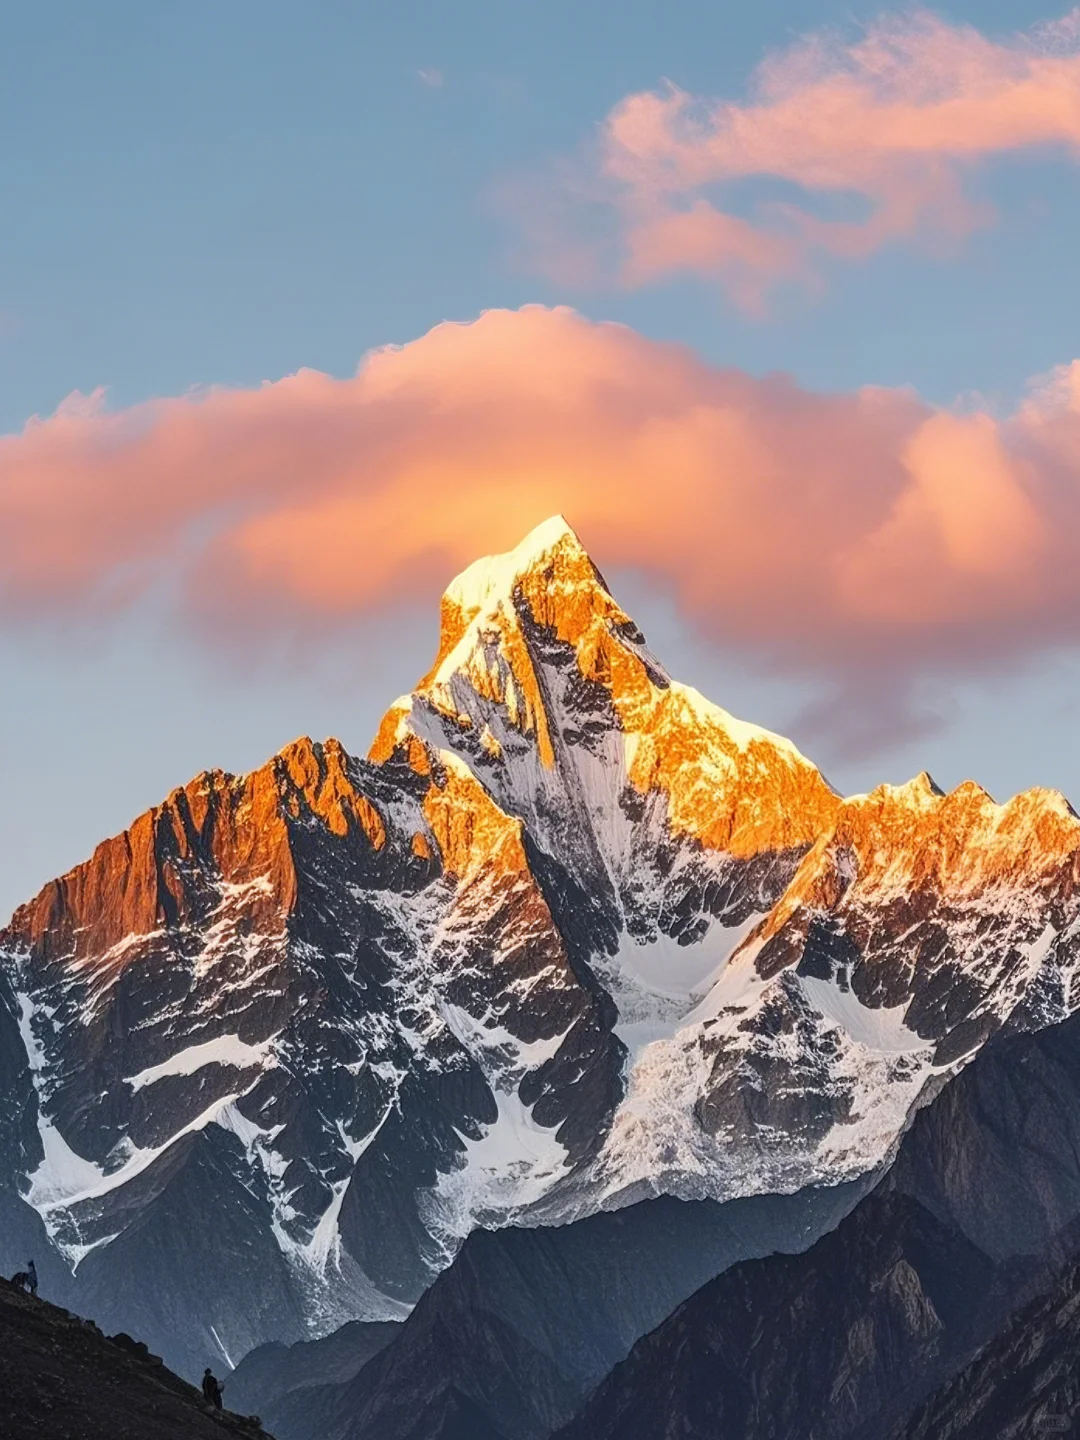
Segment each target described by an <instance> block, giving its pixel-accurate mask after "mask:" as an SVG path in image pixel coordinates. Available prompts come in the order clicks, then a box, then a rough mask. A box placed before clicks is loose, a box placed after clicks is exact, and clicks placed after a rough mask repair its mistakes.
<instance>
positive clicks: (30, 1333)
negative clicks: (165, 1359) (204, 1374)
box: [0, 1280, 267, 1440]
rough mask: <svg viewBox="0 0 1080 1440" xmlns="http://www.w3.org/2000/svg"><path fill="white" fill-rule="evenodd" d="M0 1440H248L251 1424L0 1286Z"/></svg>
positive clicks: (149, 1362)
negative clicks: (231, 1439)
mask: <svg viewBox="0 0 1080 1440" xmlns="http://www.w3.org/2000/svg"><path fill="white" fill-rule="evenodd" d="M0 1435H2V1436H3V1437H4V1440H227V1437H229V1436H234V1437H237V1440H255V1437H257V1436H259V1437H263V1440H267V1437H265V1435H264V1432H263V1430H262V1428H261V1427H260V1426H259V1425H258V1424H257V1423H255V1422H252V1421H249V1420H246V1419H243V1418H241V1417H240V1416H238V1415H231V1414H229V1413H228V1412H227V1411H225V1412H221V1413H216V1412H214V1411H212V1410H211V1409H210V1407H209V1406H208V1405H206V1403H205V1402H204V1401H203V1398H202V1395H201V1394H200V1393H199V1391H198V1390H196V1389H194V1387H193V1386H191V1385H188V1384H187V1382H186V1381H184V1380H181V1379H180V1378H179V1376H177V1375H174V1374H173V1373H172V1371H171V1370H168V1369H166V1368H165V1366H164V1365H162V1364H161V1362H160V1361H155V1360H154V1359H152V1358H150V1357H149V1356H145V1355H143V1354H140V1353H139V1349H138V1347H137V1346H136V1345H135V1344H134V1343H133V1342H131V1341H128V1342H127V1344H118V1343H117V1342H116V1341H115V1340H111V1339H108V1338H107V1337H106V1336H105V1335H103V1334H102V1333H101V1331H100V1330H98V1329H97V1328H96V1327H95V1326H93V1325H91V1324H90V1323H89V1322H87V1321H85V1320H82V1319H80V1318H79V1317H78V1316H77V1315H71V1314H69V1312H68V1311H66V1310H61V1309H59V1308H58V1307H57V1306H55V1305H50V1304H49V1303H48V1302H47V1301H44V1300H35V1299H33V1298H31V1297H30V1296H29V1295H24V1294H22V1293H21V1292H19V1291H17V1290H15V1288H14V1287H13V1286H12V1285H10V1284H9V1283H8V1282H7V1281H6V1280H0Z"/></svg>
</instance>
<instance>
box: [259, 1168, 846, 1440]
mask: <svg viewBox="0 0 1080 1440" xmlns="http://www.w3.org/2000/svg"><path fill="white" fill-rule="evenodd" d="M857 1199H858V1187H857V1186H850V1185H849V1186H839V1187H836V1188H834V1189H825V1190H820V1191H813V1192H801V1193H800V1194H798V1195H793V1196H791V1195H788V1196H777V1195H770V1196H760V1197H753V1198H750V1199H745V1200H732V1201H728V1202H727V1203H726V1204H722V1205H721V1204H717V1203H715V1202H712V1201H680V1200H674V1199H670V1198H663V1199H659V1200H651V1201H643V1202H641V1203H639V1204H637V1205H633V1206H630V1207H629V1208H627V1209H625V1210H621V1211H618V1212H615V1213H613V1214H602V1215H596V1216H592V1217H590V1218H588V1219H585V1220H579V1221H576V1222H574V1223H573V1224H571V1225H566V1226H543V1227H536V1228H533V1229H528V1230H523V1229H515V1228H509V1229H505V1230H498V1231H477V1232H475V1233H474V1234H473V1235H471V1236H470V1237H469V1238H468V1240H467V1241H466V1242H465V1244H464V1246H463V1247H462V1249H461V1251H460V1253H459V1254H458V1256H457V1258H456V1259H455V1260H454V1262H453V1264H452V1265H451V1266H450V1268H449V1269H448V1270H447V1271H445V1272H444V1273H443V1274H442V1275H441V1276H440V1277H439V1278H438V1279H437V1280H436V1281H435V1284H434V1285H433V1286H432V1287H431V1289H430V1290H429V1291H428V1292H427V1294H425V1295H424V1296H423V1297H422V1299H421V1300H420V1303H419V1304H418V1305H417V1307H416V1309H415V1310H414V1311H413V1313H412V1314H411V1315H410V1316H409V1319H408V1320H407V1321H406V1322H405V1324H404V1325H403V1326H401V1327H399V1331H398V1334H397V1335H396V1336H395V1338H394V1340H393V1342H392V1344H391V1345H389V1346H388V1347H387V1348H386V1349H385V1350H383V1351H382V1352H381V1353H380V1354H379V1355H378V1356H377V1357H376V1358H375V1359H374V1360H372V1361H371V1363H370V1364H367V1365H365V1366H364V1367H363V1368H362V1369H360V1368H359V1367H357V1368H358V1371H359V1373H358V1374H357V1375H356V1377H355V1378H354V1379H352V1380H351V1381H349V1382H347V1383H345V1384H336V1385H327V1386H326V1387H325V1389H324V1390H323V1391H322V1392H315V1391H306V1392H304V1394H303V1395H302V1396H301V1395H300V1394H296V1395H294V1396H289V1397H287V1398H286V1400H285V1401H284V1403H280V1404H279V1403H274V1402H273V1401H272V1400H269V1399H264V1398H263V1394H262V1392H261V1391H260V1389H259V1388H255V1389H254V1390H252V1391H250V1392H245V1393H250V1395H251V1398H252V1400H253V1401H254V1402H255V1404H256V1408H258V1410H259V1413H260V1414H262V1415H263V1416H264V1418H265V1419H266V1420H267V1423H268V1424H270V1425H271V1426H272V1428H274V1430H275V1431H276V1432H277V1434H278V1435H279V1437H281V1440H346V1437H348V1440H352V1437H356V1440H360V1437H363V1440H430V1437H442V1436H443V1434H444V1429H443V1427H444V1426H445V1425H446V1424H447V1423H449V1422H448V1421H447V1420H446V1416H447V1415H448V1414H457V1413H458V1412H459V1411H460V1409H461V1407H462V1406H465V1407H466V1408H467V1411H468V1414H469V1415H470V1416H471V1418H472V1423H474V1424H477V1425H481V1426H482V1430H481V1431H480V1433H483V1434H487V1433H489V1432H490V1433H492V1434H504V1435H506V1436H509V1437H513V1440H544V1437H547V1436H548V1435H549V1434H550V1433H551V1431H552V1430H553V1429H554V1428H555V1427H556V1425H558V1424H560V1423H562V1422H563V1421H564V1420H566V1419H567V1418H568V1417H569V1416H570V1415H571V1414H572V1413H573V1411H574V1410H575V1409H576V1408H577V1406H578V1405H579V1404H580V1403H581V1401H582V1400H583V1399H584V1397H585V1396H586V1395H587V1394H588V1393H589V1391H590V1390H591V1389H592V1387H593V1386H594V1385H595V1384H596V1383H597V1381H598V1380H600V1379H601V1378H602V1377H603V1376H604V1375H605V1374H606V1373H607V1372H608V1370H610V1369H611V1367H612V1365H614V1364H615V1363H616V1362H617V1361H619V1360H620V1359H622V1357H623V1356H624V1355H625V1354H626V1353H627V1351H628V1350H629V1348H630V1346H631V1345H632V1344H633V1342H634V1341H635V1340H636V1339H637V1338H638V1336H639V1335H642V1334H643V1333H644V1332H645V1331H647V1330H649V1329H650V1328H652V1326H654V1325H655V1324H657V1323H658V1322H659V1321H660V1320H661V1319H662V1318H663V1317H664V1316H666V1315H667V1314H668V1313H669V1312H670V1311H671V1310H672V1309H673V1308H674V1307H675V1306H676V1305H677V1304H679V1302H680V1301H682V1300H683V1299H685V1297H686V1296H687V1295H689V1294H690V1293H691V1292H692V1291H693V1290H694V1289H695V1288H696V1287H697V1286H698V1285H699V1284H700V1283H701V1282H702V1281H703V1280H704V1279H706V1278H708V1277H710V1276H712V1275H714V1274H716V1273H717V1271H719V1270H722V1269H724V1268H725V1267H726V1266H728V1265H730V1264H731V1263H732V1262H733V1261H735V1260H738V1259H741V1258H743V1257H744V1256H747V1255H755V1254H763V1253H768V1252H770V1251H772V1250H774V1249H777V1248H785V1249H787V1248H790V1249H794V1248H799V1247H802V1246H805V1245H807V1244H809V1243H810V1242H811V1241H812V1240H813V1239H815V1238H816V1236H817V1235H818V1234H820V1233H821V1231H822V1230H823V1229H826V1228H828V1227H829V1226H831V1225H834V1224H835V1223H836V1221H837V1220H838V1218H839V1217H840V1215H842V1214H843V1213H844V1212H845V1211H846V1210H847V1209H848V1208H850V1206H851V1205H853V1204H854V1203H855V1202H856V1200H857ZM318 1343H319V1344H325V1343H326V1342H318ZM309 1348H310V1347H307V1346H302V1347H298V1349H299V1350H300V1351H304V1350H307V1349H309ZM297 1358H298V1361H302V1359H303V1357H302V1355H298V1357H297ZM242 1368H243V1367H242ZM455 1423H456V1422H455Z"/></svg>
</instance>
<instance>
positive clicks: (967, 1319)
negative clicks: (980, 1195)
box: [560, 1196, 994, 1440]
mask: <svg viewBox="0 0 1080 1440" xmlns="http://www.w3.org/2000/svg"><path fill="white" fill-rule="evenodd" d="M993 1275H994V1268H993V1265H992V1264H991V1262H990V1261H989V1260H988V1259H987V1257H986V1256H985V1255H983V1254H982V1253H981V1252H980V1251H979V1250H977V1249H976V1248H975V1247H974V1246H973V1245H971V1244H970V1243H969V1242H968V1241H966V1240H965V1239H964V1238H963V1237H962V1236H959V1235H957V1234H956V1233H955V1232H954V1231H950V1230H948V1229H947V1228H946V1227H945V1226H943V1225H942V1224H941V1223H940V1222H939V1221H937V1220H935V1219H934V1217H933V1216H931V1215H930V1214H929V1212H928V1211H925V1210H923V1209H922V1207H921V1206H919V1205H918V1204H917V1203H916V1202H914V1201H913V1200H911V1199H910V1198H909V1197H907V1196H889V1197H878V1196H872V1197H870V1198H869V1199H868V1200H865V1201H864V1202H863V1203H862V1204H861V1205H860V1206H859V1208H858V1210H857V1212H856V1213H855V1215H853V1216H852V1217H851V1218H850V1219H849V1220H848V1221H847V1222H846V1223H845V1224H844V1225H842V1226H841V1227H840V1228H839V1229H838V1230H837V1231H835V1232H834V1233H833V1234H831V1235H827V1236H826V1237H825V1238H824V1239H822V1240H820V1241H819V1242H818V1243H817V1245H815V1246H814V1247H813V1249H812V1250H810V1251H808V1252H807V1253H806V1254H805V1255H800V1256H793V1257H787V1256H773V1257H771V1258H769V1259H767V1260H760V1261H750V1262H747V1263H746V1264H743V1265H737V1266H735V1268H734V1269H732V1270H730V1271H728V1272H727V1273H726V1274H724V1275H721V1276H719V1277H718V1278H717V1279H716V1280H714V1281H712V1282H711V1283H710V1284H709V1285H707V1286H706V1287H705V1288H704V1289H703V1290H701V1291H699V1292H698V1293H697V1294H696V1295H694V1296H693V1298H692V1299H690V1300H688V1301H687V1303H686V1304H685V1305H683V1306H682V1307H681V1308H680V1309H679V1310H677V1311H676V1312H675V1314H674V1315H672V1316H671V1318H670V1319H669V1320H667V1321H666V1322H665V1323H664V1324H663V1325H661V1326H660V1328H659V1329H658V1330H657V1331H655V1332H654V1333H653V1334H651V1335H649V1336H647V1337H646V1338H645V1339H644V1340H641V1341H639V1343H638V1344H637V1345H636V1346H635V1347H634V1349H633V1351H632V1352H631V1356H630V1359H629V1360H627V1362H626V1363H625V1365H623V1366H621V1367H619V1369H617V1370H616V1371H615V1372H614V1374H613V1375H612V1376H611V1377H610V1378H609V1379H608V1380H607V1381H606V1382H605V1383H604V1384H603V1385H602V1386H601V1387H600V1389H599V1390H598V1391H597V1393H596V1394H595V1395H594V1396H593V1398H592V1400H591V1401H590V1402H589V1404H588V1405H587V1406H586V1407H585V1409H584V1410H583V1411H582V1413H581V1415H580V1416H579V1417H578V1418H577V1419H576V1420H575V1421H574V1422H573V1423H572V1424H571V1425H569V1426H568V1427H567V1428H566V1429H565V1430H563V1431H560V1440H585V1437H588V1440H606V1437H614V1436H618V1437H620V1440H645V1437H649V1440H652V1437H667V1436H671V1435H679V1436H687V1437H690V1436H695V1437H701V1440H705V1437H706V1436H708V1437H711V1440H736V1437H739V1440H752V1437H762V1440H764V1437H765V1436H773V1435H784V1436H792V1437H794V1436H807V1437H809V1436H813V1437H814V1440H839V1437H841V1436H843V1437H847V1436H852V1435H854V1434H857V1433H860V1428H861V1426H862V1425H863V1423H864V1422H865V1419H866V1417H868V1416H873V1417H881V1416H882V1415H883V1414H885V1415H887V1414H888V1413H889V1412H890V1410H891V1409H892V1408H893V1407H894V1406H895V1405H896V1404H897V1403H898V1401H900V1400H901V1397H902V1395H903V1391H904V1388H905V1380H906V1379H907V1377H910V1376H925V1377H932V1376H934V1375H941V1374H943V1373H947V1370H948V1367H949V1362H950V1360H951V1359H952V1358H953V1357H954V1356H955V1355H957V1354H963V1353H964V1348H965V1341H968V1342H970V1337H971V1332H972V1327H973V1324H974V1318H973V1316H975V1315H977V1314H978V1311H979V1308H980V1306H981V1304H982V1303H983V1302H984V1301H985V1299H986V1297H987V1295H988V1293H989V1291H990V1288H991V1284H992V1281H993Z"/></svg>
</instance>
